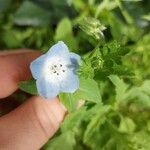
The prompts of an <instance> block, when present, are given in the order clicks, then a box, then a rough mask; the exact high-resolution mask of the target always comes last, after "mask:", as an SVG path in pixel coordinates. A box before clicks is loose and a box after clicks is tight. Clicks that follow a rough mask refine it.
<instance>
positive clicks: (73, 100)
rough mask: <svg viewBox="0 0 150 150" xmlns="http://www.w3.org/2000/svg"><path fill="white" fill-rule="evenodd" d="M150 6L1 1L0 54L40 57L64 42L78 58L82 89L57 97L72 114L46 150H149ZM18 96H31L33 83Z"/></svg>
mask: <svg viewBox="0 0 150 150" xmlns="http://www.w3.org/2000/svg"><path fill="white" fill-rule="evenodd" d="M12 3H13V5H12ZM149 6H150V1H149V0H63V1H60V0H55V1H52V0H28V1H27V0H16V1H12V0H0V47H1V49H12V48H21V47H27V48H34V49H38V50H43V51H45V50H47V49H48V48H49V47H50V46H51V45H53V44H54V42H57V41H59V40H63V41H64V42H66V44H67V45H68V46H69V48H70V49H71V50H72V51H74V52H77V53H79V54H80V55H82V58H83V64H82V66H81V67H80V69H79V70H78V74H79V76H80V87H79V89H78V90H77V91H76V92H75V93H73V94H65V93H62V94H60V95H59V97H60V99H61V100H62V102H63V103H64V104H65V105H66V107H67V108H68V110H69V112H70V113H69V114H68V116H67V117H66V119H65V120H64V122H63V123H62V125H61V128H60V131H58V133H57V134H56V135H55V136H54V137H53V139H51V140H50V141H49V142H48V143H47V144H46V145H45V146H44V147H43V149H46V150H60V149H62V150H63V149H64V150H66V148H67V150H73V149H77V150H83V149H87V150H88V149H89V150H90V149H91V150H101V149H103V150H139V149H143V150H149V149H150V144H149V140H150V121H149V118H150V93H149V91H150V89H149V87H150V67H149V60H150V33H149V29H150V22H149ZM104 29H105V30H104ZM113 85H114V86H113ZM20 88H21V89H22V90H24V91H26V92H28V93H31V94H36V88H35V87H34V81H25V82H23V83H20ZM80 100H84V102H85V103H84V105H83V106H81V108H78V103H79V101H80Z"/></svg>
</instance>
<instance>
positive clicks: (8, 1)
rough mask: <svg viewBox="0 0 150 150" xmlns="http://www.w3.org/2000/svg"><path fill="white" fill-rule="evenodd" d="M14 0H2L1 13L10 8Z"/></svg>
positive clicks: (0, 2)
mask: <svg viewBox="0 0 150 150" xmlns="http://www.w3.org/2000/svg"><path fill="white" fill-rule="evenodd" d="M11 1H12V0H0V13H2V12H3V11H5V10H6V9H7V8H9V6H10V4H11Z"/></svg>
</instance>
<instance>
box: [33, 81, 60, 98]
mask: <svg viewBox="0 0 150 150" xmlns="http://www.w3.org/2000/svg"><path fill="white" fill-rule="evenodd" d="M36 86H37V91H38V93H39V95H40V96H42V97H45V98H49V99H50V98H54V97H56V96H57V95H58V94H59V84H58V83H57V82H51V81H47V80H46V79H44V78H41V79H38V80H37V81H36Z"/></svg>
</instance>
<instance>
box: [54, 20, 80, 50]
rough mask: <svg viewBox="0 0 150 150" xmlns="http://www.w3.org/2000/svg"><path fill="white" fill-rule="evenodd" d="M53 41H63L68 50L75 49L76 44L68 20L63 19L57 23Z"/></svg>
mask: <svg viewBox="0 0 150 150" xmlns="http://www.w3.org/2000/svg"><path fill="white" fill-rule="evenodd" d="M54 39H55V41H59V40H63V41H64V42H65V43H67V45H68V46H69V48H71V49H77V42H76V40H75V38H74V36H73V31H72V23H71V21H70V20H69V19H68V18H63V19H62V20H61V21H60V22H59V23H58V25H57V28H56V33H55V36H54Z"/></svg>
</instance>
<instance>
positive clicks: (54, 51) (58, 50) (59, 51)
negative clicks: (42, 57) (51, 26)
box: [47, 41, 69, 57]
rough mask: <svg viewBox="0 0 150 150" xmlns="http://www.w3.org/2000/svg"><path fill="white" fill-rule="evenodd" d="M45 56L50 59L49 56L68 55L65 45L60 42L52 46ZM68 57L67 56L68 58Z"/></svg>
mask: <svg viewBox="0 0 150 150" xmlns="http://www.w3.org/2000/svg"><path fill="white" fill-rule="evenodd" d="M47 54H48V55H49V56H50V57H51V56H60V57H63V56H65V57H66V56H68V55H69V50H68V47H67V45H66V44H65V43H64V42H62V41H59V42H58V43H57V44H55V45H53V46H52V47H51V48H50V49H49V51H48V52H47ZM68 57H69V56H68Z"/></svg>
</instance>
